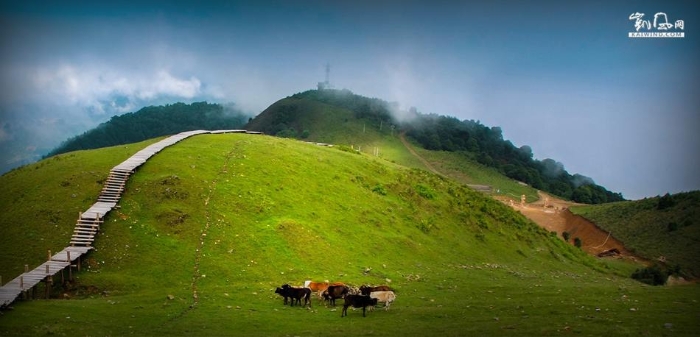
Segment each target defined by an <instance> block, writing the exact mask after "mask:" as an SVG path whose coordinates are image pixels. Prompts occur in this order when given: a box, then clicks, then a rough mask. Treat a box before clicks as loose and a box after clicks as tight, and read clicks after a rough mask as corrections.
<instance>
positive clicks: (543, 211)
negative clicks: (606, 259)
mask: <svg viewBox="0 0 700 337" xmlns="http://www.w3.org/2000/svg"><path fill="white" fill-rule="evenodd" d="M539 195H540V199H539V200H537V201H535V202H532V203H526V204H523V205H521V203H520V200H517V201H516V200H513V199H511V198H508V197H499V198H498V200H500V201H501V202H504V203H505V204H507V205H510V206H511V207H513V209H515V210H517V211H519V212H520V213H522V214H523V215H525V216H526V217H527V218H528V219H530V220H532V221H533V222H535V223H536V224H538V225H540V226H541V227H542V228H544V229H546V230H548V231H550V232H556V233H557V235H558V236H559V237H562V233H564V232H568V233H569V235H570V237H569V242H571V244H573V242H574V239H575V238H579V239H580V240H581V249H583V250H584V251H586V252H587V253H589V254H592V255H596V256H597V255H598V254H600V253H603V252H606V251H611V250H614V249H615V250H617V251H618V252H619V255H618V256H621V257H624V258H630V259H634V260H642V259H641V258H639V257H637V256H634V255H633V254H632V253H631V252H630V251H629V250H627V249H626V248H625V246H624V244H623V243H622V242H620V241H619V240H617V239H616V238H615V237H614V236H612V235H611V234H610V233H608V232H606V231H604V230H603V229H601V228H600V227H598V226H596V225H595V224H594V223H592V222H590V221H588V220H587V219H585V218H583V217H581V216H579V215H575V214H573V213H571V211H569V207H570V206H573V205H576V203H574V202H570V201H565V200H561V199H558V198H554V197H552V196H551V195H548V194H545V193H542V192H539ZM615 255H617V254H615Z"/></svg>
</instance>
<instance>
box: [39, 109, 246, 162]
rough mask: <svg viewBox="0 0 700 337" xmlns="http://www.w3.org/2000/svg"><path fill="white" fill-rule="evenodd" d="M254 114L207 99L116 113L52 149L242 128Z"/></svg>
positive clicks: (119, 143) (101, 145)
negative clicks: (188, 132) (250, 114)
mask: <svg viewBox="0 0 700 337" xmlns="http://www.w3.org/2000/svg"><path fill="white" fill-rule="evenodd" d="M249 117H250V116H248V115H246V114H244V113H243V112H241V111H240V110H238V109H236V108H235V106H233V105H227V106H223V105H220V104H210V103H207V102H196V103H192V104H185V103H175V104H168V105H165V106H149V107H145V108H143V109H141V110H139V111H137V112H129V113H126V114H123V115H120V116H114V117H112V118H111V119H110V120H109V121H107V122H105V123H102V124H100V125H99V126H98V127H96V128H94V129H92V130H89V131H86V132H85V133H83V134H81V135H78V136H75V137H73V138H70V139H68V140H66V141H65V142H63V143H62V144H61V145H60V146H58V147H57V148H55V149H54V150H52V151H51V152H49V153H48V154H47V155H46V157H50V156H54V155H57V154H61V153H65V152H70V151H77V150H87V149H97V148H102V147H108V146H114V145H122V144H129V143H135V142H140V141H143V140H146V139H151V138H154V137H160V136H165V135H172V134H176V133H179V132H183V131H190V130H199V129H205V130H214V129H237V128H241V127H242V126H243V125H244V124H245V123H246V122H247V121H248V119H249Z"/></svg>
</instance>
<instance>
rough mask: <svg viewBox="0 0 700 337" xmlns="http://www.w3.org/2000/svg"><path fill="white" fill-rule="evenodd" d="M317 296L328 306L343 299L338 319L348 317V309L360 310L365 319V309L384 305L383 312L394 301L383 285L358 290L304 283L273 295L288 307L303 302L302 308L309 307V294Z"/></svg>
mask: <svg viewBox="0 0 700 337" xmlns="http://www.w3.org/2000/svg"><path fill="white" fill-rule="evenodd" d="M312 292H315V293H317V294H318V298H319V300H321V301H323V302H324V303H325V302H328V305H330V306H335V300H336V299H343V301H344V303H343V310H342V311H341V313H340V317H343V316H347V315H348V307H353V308H358V309H359V308H362V316H363V317H365V315H366V314H365V312H366V310H367V308H369V310H370V311H371V310H373V309H374V308H375V307H376V306H377V304H378V303H383V304H384V310H389V306H390V305H391V303H392V302H394V300H396V294H395V293H394V291H393V290H392V289H391V288H389V287H388V286H385V285H380V286H375V287H373V286H369V285H362V286H360V287H359V288H356V287H352V286H349V285H346V284H344V283H342V282H334V283H330V282H328V281H325V282H313V281H306V282H304V286H303V287H293V286H290V285H289V284H284V285H282V286H281V287H278V288H277V289H275V294H278V295H280V296H282V297H283V298H284V304H285V305H286V304H287V300H288V299H289V300H290V306H294V304H295V303H296V304H299V305H302V304H301V300H302V299H303V300H304V306H307V305H308V306H309V307H311V293H312Z"/></svg>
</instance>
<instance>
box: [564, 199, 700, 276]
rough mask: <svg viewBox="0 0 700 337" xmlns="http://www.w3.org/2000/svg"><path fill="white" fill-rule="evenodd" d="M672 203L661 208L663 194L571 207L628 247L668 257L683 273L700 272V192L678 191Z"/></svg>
mask: <svg viewBox="0 0 700 337" xmlns="http://www.w3.org/2000/svg"><path fill="white" fill-rule="evenodd" d="M672 198H673V199H674V200H675V202H674V204H673V205H672V206H670V207H668V208H665V209H659V207H658V205H659V201H660V199H661V198H659V197H656V198H648V199H643V200H637V201H625V202H619V203H611V204H603V205H596V206H576V207H572V208H571V211H572V212H574V213H575V214H579V215H581V216H584V217H586V218H587V219H589V220H591V221H593V222H594V223H595V224H596V225H598V226H600V227H601V228H603V229H605V230H606V231H609V232H611V233H612V235H613V236H615V237H616V238H617V239H619V240H621V241H622V242H624V243H625V247H627V248H628V249H630V250H631V251H633V252H634V253H635V254H638V255H639V256H642V257H645V258H647V259H649V260H652V261H658V259H659V258H660V257H664V258H665V261H666V262H665V264H666V265H667V266H669V267H671V268H673V267H675V266H679V267H680V269H681V274H682V275H684V276H686V277H690V278H697V277H698V276H700V245H698V241H700V220H699V219H700V192H698V191H695V192H688V193H680V194H676V195H674V196H673V197H672Z"/></svg>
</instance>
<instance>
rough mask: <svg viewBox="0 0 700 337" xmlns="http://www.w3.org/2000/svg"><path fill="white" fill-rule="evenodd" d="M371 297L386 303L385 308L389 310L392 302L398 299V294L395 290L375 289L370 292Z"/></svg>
mask: <svg viewBox="0 0 700 337" xmlns="http://www.w3.org/2000/svg"><path fill="white" fill-rule="evenodd" d="M369 297H371V298H376V299H377V302H381V303H384V310H389V305H391V302H394V300H396V294H394V292H393V291H373V292H371V293H370V294H369Z"/></svg>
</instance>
